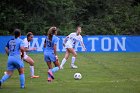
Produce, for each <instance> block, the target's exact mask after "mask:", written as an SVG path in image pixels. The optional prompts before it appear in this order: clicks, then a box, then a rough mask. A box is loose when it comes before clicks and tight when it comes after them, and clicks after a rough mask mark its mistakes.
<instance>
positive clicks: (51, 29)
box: [47, 26, 57, 40]
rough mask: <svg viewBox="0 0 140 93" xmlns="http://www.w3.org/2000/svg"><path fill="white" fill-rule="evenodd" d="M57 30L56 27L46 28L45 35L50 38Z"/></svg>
mask: <svg viewBox="0 0 140 93" xmlns="http://www.w3.org/2000/svg"><path fill="white" fill-rule="evenodd" d="M56 31H57V28H56V27H54V26H53V27H51V28H50V29H49V30H48V33H47V36H48V38H49V40H52V37H53V35H54V33H55V32H56Z"/></svg>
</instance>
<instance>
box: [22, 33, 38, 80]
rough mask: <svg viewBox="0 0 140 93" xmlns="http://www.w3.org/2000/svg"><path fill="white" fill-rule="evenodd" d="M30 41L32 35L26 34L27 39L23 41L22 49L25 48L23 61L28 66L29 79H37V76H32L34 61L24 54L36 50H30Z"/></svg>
mask: <svg viewBox="0 0 140 93" xmlns="http://www.w3.org/2000/svg"><path fill="white" fill-rule="evenodd" d="M32 40H33V33H32V32H28V33H27V38H25V39H24V40H23V42H24V47H25V52H24V58H23V59H24V61H25V62H27V63H29V64H30V75H31V78H39V76H35V75H34V60H33V59H32V58H31V57H29V56H28V55H27V53H26V52H30V51H34V50H36V48H30V41H32Z"/></svg>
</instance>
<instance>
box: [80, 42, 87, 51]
mask: <svg viewBox="0 0 140 93" xmlns="http://www.w3.org/2000/svg"><path fill="white" fill-rule="evenodd" d="M80 43H81V45H82V47H83V48H84V50H85V51H86V47H85V44H84V42H83V41H81V42H80Z"/></svg>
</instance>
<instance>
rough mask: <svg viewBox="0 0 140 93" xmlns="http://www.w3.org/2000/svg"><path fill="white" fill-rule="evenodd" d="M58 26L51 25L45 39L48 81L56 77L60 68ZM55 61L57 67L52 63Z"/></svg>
mask: <svg viewBox="0 0 140 93" xmlns="http://www.w3.org/2000/svg"><path fill="white" fill-rule="evenodd" d="M56 35H57V28H56V27H51V28H50V29H49V30H48V33H47V37H46V39H45V41H44V60H45V62H46V63H47V65H48V68H49V70H48V82H51V81H52V80H53V79H54V75H53V74H54V73H55V72H56V71H58V70H59V66H60V65H59V61H58V57H57V54H56V48H57V42H58V37H57V36H56ZM52 62H53V63H54V65H55V67H52V64H51V63H52Z"/></svg>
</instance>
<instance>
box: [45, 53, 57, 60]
mask: <svg viewBox="0 0 140 93" xmlns="http://www.w3.org/2000/svg"><path fill="white" fill-rule="evenodd" d="M44 60H45V62H56V57H55V54H54V53H52V52H51V53H49V52H48V53H44Z"/></svg>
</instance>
